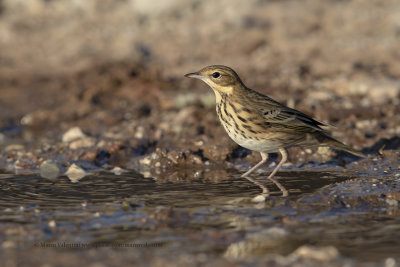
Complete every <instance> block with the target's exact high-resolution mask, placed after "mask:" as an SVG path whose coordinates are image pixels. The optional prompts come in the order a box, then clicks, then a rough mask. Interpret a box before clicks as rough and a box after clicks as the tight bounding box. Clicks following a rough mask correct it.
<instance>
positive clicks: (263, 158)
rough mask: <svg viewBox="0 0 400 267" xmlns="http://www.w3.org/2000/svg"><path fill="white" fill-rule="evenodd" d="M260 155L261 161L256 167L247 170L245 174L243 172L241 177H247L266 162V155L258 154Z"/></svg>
mask: <svg viewBox="0 0 400 267" xmlns="http://www.w3.org/2000/svg"><path fill="white" fill-rule="evenodd" d="M260 154H261V161H260V162H259V163H257V164H256V165H254V167H253V168H251V169H250V170H248V171H247V172H245V173H244V174H242V176H241V177H246V176H249V174H250V173H252V172H253V171H255V170H256V169H258V168H259V167H260V166H261V165H263V164H264V163H265V162H267V160H268V153H264V152H260Z"/></svg>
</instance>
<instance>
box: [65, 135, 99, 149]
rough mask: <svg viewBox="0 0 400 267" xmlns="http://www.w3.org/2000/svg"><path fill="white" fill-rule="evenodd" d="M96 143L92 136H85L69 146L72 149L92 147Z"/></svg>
mask: <svg viewBox="0 0 400 267" xmlns="http://www.w3.org/2000/svg"><path fill="white" fill-rule="evenodd" d="M95 144H96V140H95V139H94V138H92V137H84V138H81V139H78V140H75V141H72V142H71V143H70V144H69V148H70V149H72V150H75V149H78V148H82V147H92V146H94V145H95Z"/></svg>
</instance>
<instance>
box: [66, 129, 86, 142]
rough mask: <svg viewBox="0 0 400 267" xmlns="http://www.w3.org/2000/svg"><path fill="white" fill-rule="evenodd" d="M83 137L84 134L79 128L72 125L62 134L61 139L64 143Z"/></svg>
mask: <svg viewBox="0 0 400 267" xmlns="http://www.w3.org/2000/svg"><path fill="white" fill-rule="evenodd" d="M85 137H86V135H85V134H84V133H83V132H82V130H81V128H79V127H73V128H71V129H69V130H68V131H66V132H65V133H64V134H63V136H62V141H63V142H64V143H68V142H72V141H74V140H77V139H83V138H85Z"/></svg>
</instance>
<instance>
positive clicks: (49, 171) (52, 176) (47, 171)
mask: <svg viewBox="0 0 400 267" xmlns="http://www.w3.org/2000/svg"><path fill="white" fill-rule="evenodd" d="M59 175H60V169H59V168H58V166H57V164H55V163H54V162H52V161H50V160H46V161H44V162H43V163H42V164H40V176H41V177H43V178H46V179H49V180H56V179H57V177H58V176H59Z"/></svg>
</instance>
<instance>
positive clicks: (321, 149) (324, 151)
mask: <svg viewBox="0 0 400 267" xmlns="http://www.w3.org/2000/svg"><path fill="white" fill-rule="evenodd" d="M328 152H329V147H327V146H320V147H318V154H320V155H325V154H328Z"/></svg>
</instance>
